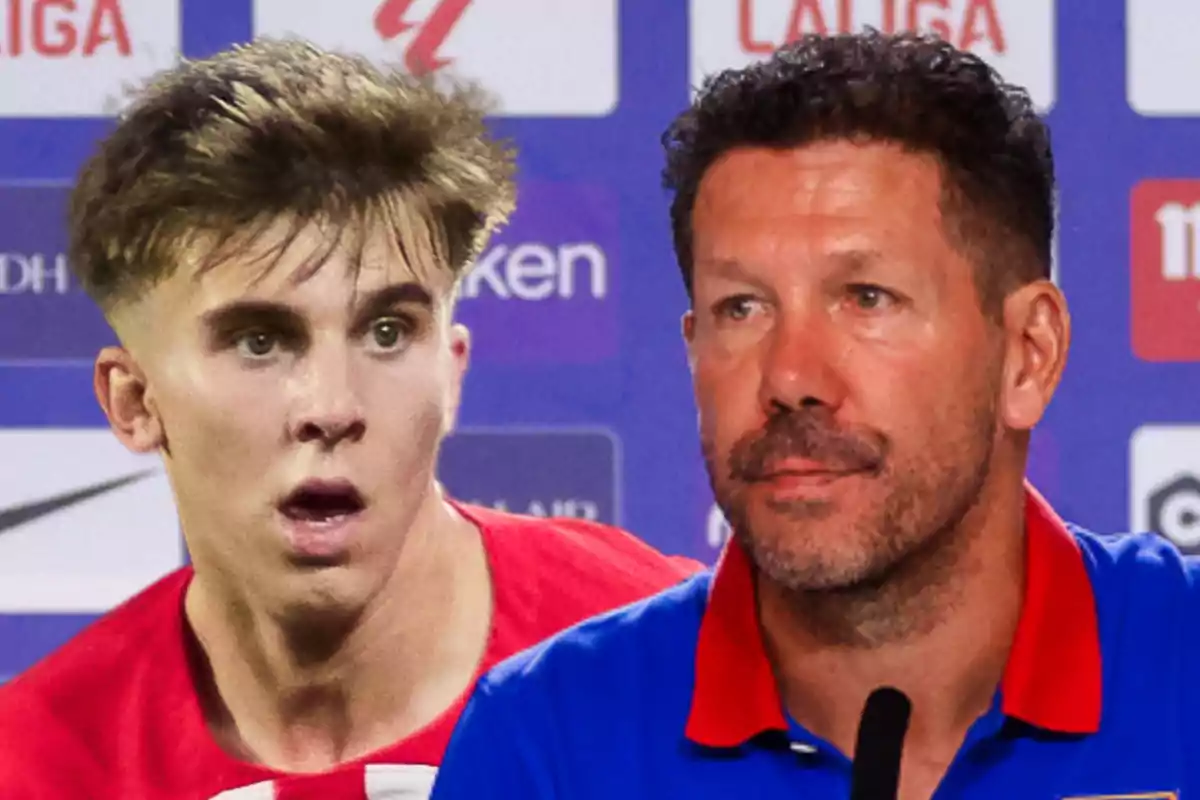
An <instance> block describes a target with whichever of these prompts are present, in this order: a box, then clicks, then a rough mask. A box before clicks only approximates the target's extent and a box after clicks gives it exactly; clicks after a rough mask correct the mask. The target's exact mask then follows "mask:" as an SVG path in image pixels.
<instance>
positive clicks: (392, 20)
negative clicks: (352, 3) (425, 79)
mask: <svg viewBox="0 0 1200 800" xmlns="http://www.w3.org/2000/svg"><path fill="white" fill-rule="evenodd" d="M415 2H417V0H384V2H383V3H382V4H381V5H380V6H379V8H378V9H376V11H375V31H376V32H377V33H378V34H379V35H380V37H382V38H383V39H384V40H385V41H391V40H392V39H395V38H396V37H398V36H401V35H403V34H405V33H408V32H409V31H411V30H413V29H416V34H415V35H414V36H413V38H412V41H410V42H409V43H408V46H407V47H406V48H405V49H404V66H405V68H406V69H407V70H408V71H409V72H412V73H413V74H416V75H422V74H425V73H429V72H433V71H434V70H438V69H441V68H442V67H444V66H446V65H447V64H449V63H451V61H453V59H449V58H442V57H441V56H439V55H438V51H439V50H440V49H441V47H442V45H443V44H445V43H446V39H447V38H449V36H450V32H451V31H452V30H454V26H455V25H457V24H458V21H459V20H460V19H462V15H463V14H464V13H466V10H467V8H468V7H469V6H470V5H471V0H439V1H438V3H437V4H436V5H435V6H434V8H433V11H431V12H430V13H429V16H427V17H425V19H424V20H422V21H418V22H414V21H412V20H410V19H409V16H408V15H409V12H410V11H411V10H412V6H413V4H414V3H415Z"/></svg>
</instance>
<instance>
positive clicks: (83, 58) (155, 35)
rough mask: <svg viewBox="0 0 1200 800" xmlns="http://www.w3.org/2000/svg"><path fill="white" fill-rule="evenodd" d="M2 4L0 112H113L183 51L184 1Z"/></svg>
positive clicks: (17, 0) (3, 0) (2, 0)
mask: <svg viewBox="0 0 1200 800" xmlns="http://www.w3.org/2000/svg"><path fill="white" fill-rule="evenodd" d="M0 11H2V12H3V13H0V64H3V70H4V76H5V79H4V81H3V82H0V116H6V117H30V116H99V115H104V114H107V113H110V112H111V110H112V109H111V107H110V106H111V105H112V101H113V99H115V98H119V97H120V96H121V95H123V94H124V91H125V89H126V87H128V86H129V85H131V84H135V83H137V82H139V81H141V80H142V79H144V78H146V77H148V76H149V75H150V74H151V73H153V72H156V71H157V70H160V69H163V68H164V67H169V66H171V64H173V63H174V62H175V59H176V57H177V55H178V53H179V2H178V0H0ZM48 87H49V88H48Z"/></svg>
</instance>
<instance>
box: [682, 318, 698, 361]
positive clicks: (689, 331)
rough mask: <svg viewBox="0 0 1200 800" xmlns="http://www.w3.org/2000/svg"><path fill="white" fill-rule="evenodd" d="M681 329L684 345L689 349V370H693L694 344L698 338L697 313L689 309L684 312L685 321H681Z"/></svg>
mask: <svg viewBox="0 0 1200 800" xmlns="http://www.w3.org/2000/svg"><path fill="white" fill-rule="evenodd" d="M679 326H680V328H681V330H682V332H683V343H684V346H685V347H687V358H688V368H689V369H691V368H693V365H694V360H693V358H692V342H693V341H694V339H695V338H696V312H694V311H692V309H690V308H689V309H688V310H687V311H685V312H683V319H681V320H680V325H679Z"/></svg>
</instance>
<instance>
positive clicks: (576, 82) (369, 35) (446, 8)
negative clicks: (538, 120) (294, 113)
mask: <svg viewBox="0 0 1200 800" xmlns="http://www.w3.org/2000/svg"><path fill="white" fill-rule="evenodd" d="M617 30H618V18H617V3H616V0H589V2H586V3H583V2H572V3H559V2H547V0H505V2H502V3H496V2H475V1H473V0H383V1H382V2H380V0H342V2H339V3H329V2H325V0H254V31H255V33H256V35H268V36H282V35H298V36H302V37H304V38H306V39H309V40H311V41H313V42H316V43H317V44H319V45H322V46H324V47H329V48H334V49H339V50H347V51H351V52H355V53H362V54H363V55H366V56H367V57H369V58H371V59H373V60H376V61H381V62H389V63H390V62H396V63H398V64H399V65H400V66H403V67H404V68H405V69H406V70H408V71H410V72H414V73H417V74H422V73H428V72H431V71H436V70H442V69H450V70H452V71H453V72H454V73H455V74H456V75H460V76H463V77H467V78H475V79H478V80H480V81H482V83H483V84H484V86H486V87H487V88H488V89H489V90H490V91H492V92H494V93H495V94H496V95H497V97H498V100H499V109H498V111H497V113H498V114H499V115H500V116H559V117H561V116H605V115H607V114H609V113H611V112H612V110H613V109H614V108H615V107H616V104H617V92H618V90H617V84H618V76H617ZM548 65H553V68H552V69H547V66H548Z"/></svg>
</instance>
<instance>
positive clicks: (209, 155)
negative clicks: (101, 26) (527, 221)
mask: <svg viewBox="0 0 1200 800" xmlns="http://www.w3.org/2000/svg"><path fill="white" fill-rule="evenodd" d="M490 109H491V97H490V96H489V95H487V93H486V92H485V91H484V90H483V89H482V88H480V87H479V86H478V85H475V84H473V83H470V82H467V81H457V82H453V83H451V82H449V81H446V82H445V83H439V84H435V83H434V81H433V79H432V78H429V77H417V76H413V75H409V74H405V73H403V72H400V71H392V70H388V69H385V68H381V67H376V66H374V65H372V64H371V63H370V62H369V61H368V60H367V59H365V58H361V57H357V56H352V55H345V54H338V53H332V52H327V51H324V50H321V49H319V48H317V47H315V46H313V45H312V44H310V43H307V42H304V41H301V40H295V39H282V40H274V39H260V40H257V41H255V42H254V43H252V44H247V45H244V46H239V47H235V48H232V49H230V50H227V51H225V52H222V53H219V54H217V55H215V56H213V57H211V58H208V59H204V60H197V61H190V62H183V63H181V64H180V65H178V66H177V67H175V68H172V69H170V70H167V71H164V72H162V73H160V74H159V75H157V76H155V77H154V78H153V79H151V80H150V81H149V82H148V83H147V85H146V86H145V87H144V88H143V89H142V90H141V91H140V92H139V94H138V95H137V96H136V97H135V98H134V99H133V102H132V103H131V105H130V106H129V108H128V109H127V110H126V111H125V112H124V113H123V114H122V115H121V117H120V119H119V122H118V124H117V126H116V129H115V130H114V131H113V132H112V133H111V134H110V135H109V136H108V137H107V138H106V139H104V140H103V141H102V142H101V143H100V144H99V146H98V148H97V149H96V151H95V153H94V154H93V155H92V156H91V158H90V159H89V160H88V162H87V163H86V164H85V166H84V167H83V169H82V171H81V173H80V175H79V177H78V180H77V182H76V185H75V188H74V191H73V193H72V195H71V199H70V204H69V212H68V217H69V219H68V224H69V230H70V233H69V239H70V244H69V260H70V263H71V266H72V270H73V271H74V273H75V275H76V277H77V279H78V280H79V281H80V283H81V284H82V286H83V288H84V289H85V291H87V293H88V294H89V295H90V296H91V297H92V298H93V299H94V300H95V301H96V303H97V305H99V306H100V308H101V309H102V310H104V311H105V313H109V312H111V311H112V310H113V309H114V308H116V307H118V306H120V305H121V304H123V303H125V302H127V301H132V300H137V299H138V298H140V297H141V296H142V295H143V294H144V292H145V291H146V290H148V289H149V288H151V287H152V286H153V285H154V284H155V283H156V282H157V281H159V280H161V279H163V278H165V277H168V276H169V275H171V274H172V272H173V271H174V270H175V269H176V268H177V266H178V265H179V263H180V261H181V260H182V259H184V258H185V257H188V256H189V255H191V253H192V251H191V250H189V248H193V247H198V248H200V249H201V250H202V251H203V252H204V253H205V254H206V255H207V256H208V258H207V260H208V261H209V262H210V263H216V262H217V261H220V260H222V259H224V258H225V257H228V256H230V255H236V254H237V253H238V252H239V251H238V250H237V248H238V247H247V246H249V245H250V244H252V243H253V240H254V239H255V238H256V235H257V234H258V233H261V232H263V231H264V230H265V228H266V227H267V226H268V225H271V224H273V223H275V222H276V221H278V220H280V219H289V220H291V222H292V230H293V233H292V237H293V238H294V236H295V234H296V233H298V232H299V230H300V228H301V227H302V226H304V225H305V224H306V223H310V222H320V223H323V224H324V223H329V224H332V225H333V226H335V227H334V228H332V229H331V230H332V231H333V233H334V234H336V236H333V234H331V238H333V239H336V241H335V242H334V244H333V245H331V250H332V247H333V246H336V243H337V242H340V241H341V238H342V235H343V234H344V233H345V232H346V230H348V229H349V228H350V227H352V224H357V227H358V228H359V229H362V228H366V227H368V226H369V225H371V224H377V223H382V224H385V225H388V226H390V233H391V234H392V235H393V237H394V240H395V242H396V244H397V246H398V247H399V248H400V252H401V253H402V254H403V256H404V257H405V259H406V260H407V261H409V262H414V261H419V260H424V261H433V262H434V266H436V267H437V268H440V269H444V270H448V271H450V272H452V273H453V274H454V277H455V278H457V276H458V275H459V274H461V272H462V270H464V268H466V267H467V266H468V265H469V264H470V262H472V261H473V260H474V259H475V258H476V257H477V256H478V255H479V253H480V252H481V250H482V249H483V247H484V246H486V243H487V239H488V237H489V236H490V234H491V233H492V232H493V231H494V230H495V229H496V228H497V226H499V225H501V224H503V223H504V222H505V221H506V220H507V219H508V216H509V215H510V214H511V212H512V210H513V207H514V203H515V188H514V185H513V180H514V174H515V159H514V153H513V151H512V150H511V149H510V148H509V146H508V145H507V144H506V143H505V142H502V141H499V140H497V139H493V138H492V137H491V136H489V132H488V130H487V127H486V121H485V117H486V114H487V113H488V111H489V110H490ZM283 246H286V242H285V243H284V245H283ZM417 251H421V252H417ZM428 251H432V252H428Z"/></svg>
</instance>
